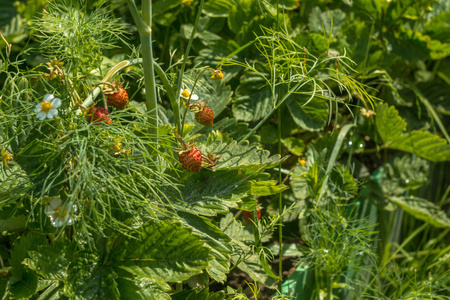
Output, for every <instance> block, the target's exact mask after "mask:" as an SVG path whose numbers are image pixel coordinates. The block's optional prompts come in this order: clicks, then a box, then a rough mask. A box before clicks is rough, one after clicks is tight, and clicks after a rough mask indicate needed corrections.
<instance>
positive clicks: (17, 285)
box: [9, 270, 39, 299]
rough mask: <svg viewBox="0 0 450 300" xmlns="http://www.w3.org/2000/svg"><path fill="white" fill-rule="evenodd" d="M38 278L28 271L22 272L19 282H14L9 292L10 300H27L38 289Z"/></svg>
mask: <svg viewBox="0 0 450 300" xmlns="http://www.w3.org/2000/svg"><path fill="white" fill-rule="evenodd" d="M38 280H39V278H38V276H37V275H36V273H34V272H33V271H30V270H25V271H23V272H22V274H21V277H20V280H19V281H16V282H14V283H13V284H12V285H11V287H10V290H9V293H10V295H11V297H12V298H16V299H22V298H29V297H31V296H32V295H34V293H36V290H37V287H38Z"/></svg>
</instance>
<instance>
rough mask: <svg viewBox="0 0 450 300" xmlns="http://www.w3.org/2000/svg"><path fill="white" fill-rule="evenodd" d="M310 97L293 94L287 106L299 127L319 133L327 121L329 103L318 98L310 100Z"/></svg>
mask: <svg viewBox="0 0 450 300" xmlns="http://www.w3.org/2000/svg"><path fill="white" fill-rule="evenodd" d="M310 97H311V96H310V95H302V94H292V95H291V96H290V97H289V99H288V100H287V102H286V106H287V108H288V110H289V113H290V114H291V116H292V119H293V120H294V122H295V123H296V124H297V125H299V126H300V127H302V128H304V129H306V130H309V131H319V130H322V128H323V126H324V125H325V122H326V120H327V116H328V103H327V102H326V101H325V100H324V99H320V98H318V97H314V98H312V99H311V100H310ZM309 100H310V101H309ZM308 101H309V102H308Z"/></svg>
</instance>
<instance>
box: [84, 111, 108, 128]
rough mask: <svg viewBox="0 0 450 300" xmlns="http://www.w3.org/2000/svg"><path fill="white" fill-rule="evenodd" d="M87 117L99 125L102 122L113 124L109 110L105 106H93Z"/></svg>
mask: <svg viewBox="0 0 450 300" xmlns="http://www.w3.org/2000/svg"><path fill="white" fill-rule="evenodd" d="M86 119H87V121H88V122H89V123H92V122H94V123H95V124H97V125H100V124H101V123H102V122H104V123H106V124H108V125H111V124H112V120H111V117H110V116H109V111H108V110H107V109H106V108H103V107H91V108H90V109H89V111H88V113H87V117H86Z"/></svg>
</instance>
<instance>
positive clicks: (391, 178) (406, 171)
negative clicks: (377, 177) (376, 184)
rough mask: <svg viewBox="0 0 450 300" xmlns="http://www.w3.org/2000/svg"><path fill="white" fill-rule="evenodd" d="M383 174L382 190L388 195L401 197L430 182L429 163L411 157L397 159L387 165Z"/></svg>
mask: <svg viewBox="0 0 450 300" xmlns="http://www.w3.org/2000/svg"><path fill="white" fill-rule="evenodd" d="M383 167H384V172H383V174H382V177H381V178H382V182H383V183H382V185H381V186H382V189H383V193H384V194H386V195H400V194H402V193H404V192H406V191H407V190H415V189H418V188H420V187H421V186H423V185H424V184H426V183H427V182H428V180H429V178H428V176H429V174H428V172H429V163H428V162H427V161H426V160H424V159H421V158H419V157H416V158H415V159H411V155H404V156H402V157H395V158H394V159H393V161H392V162H390V163H388V164H385V165H384V166H383Z"/></svg>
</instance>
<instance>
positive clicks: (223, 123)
mask: <svg viewBox="0 0 450 300" xmlns="http://www.w3.org/2000/svg"><path fill="white" fill-rule="evenodd" d="M249 132H250V128H248V124H247V123H243V122H238V121H237V120H236V119H234V118H223V119H221V120H220V121H218V122H214V124H213V126H212V127H203V128H202V129H201V130H199V131H198V133H201V134H202V136H200V137H199V138H198V139H197V141H202V140H206V139H210V135H213V134H217V133H220V134H221V135H223V136H226V137H228V138H230V139H233V140H239V139H240V138H242V137H243V136H245V135H246V134H247V133H249ZM249 142H250V144H255V143H257V142H258V136H257V135H255V134H254V135H252V136H250V137H249Z"/></svg>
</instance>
